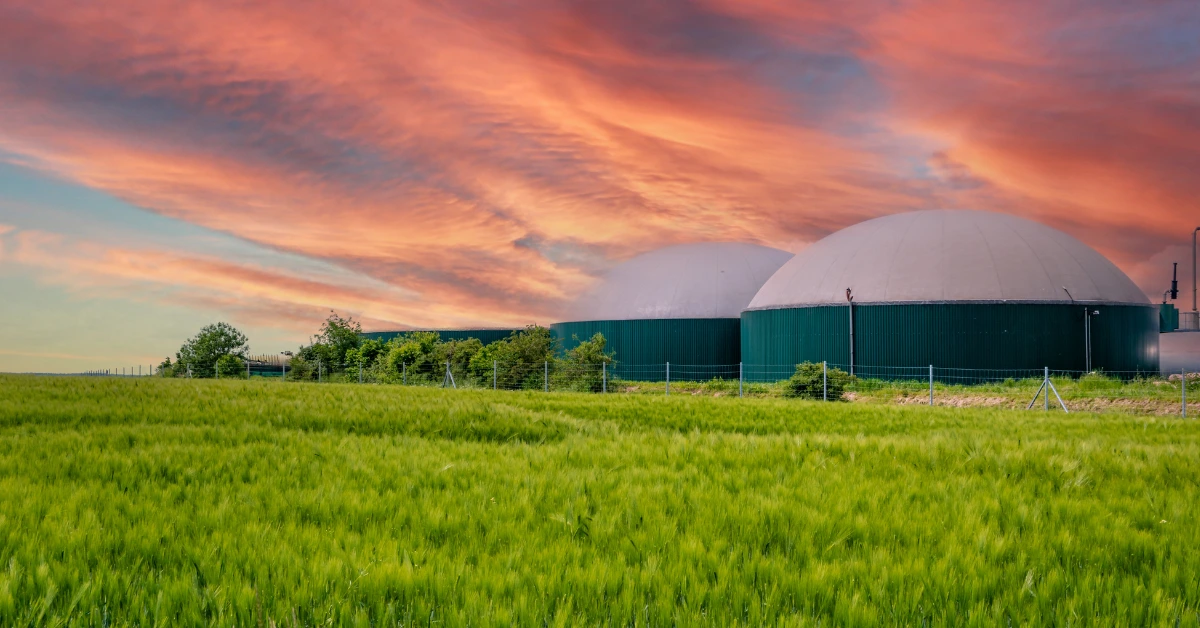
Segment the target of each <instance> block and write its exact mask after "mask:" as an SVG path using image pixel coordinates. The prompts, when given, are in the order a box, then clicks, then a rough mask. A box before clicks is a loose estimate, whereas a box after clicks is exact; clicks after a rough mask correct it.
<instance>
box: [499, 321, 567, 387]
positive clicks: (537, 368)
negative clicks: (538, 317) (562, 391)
mask: <svg viewBox="0 0 1200 628" xmlns="http://www.w3.org/2000/svg"><path fill="white" fill-rule="evenodd" d="M501 342H504V343H505V346H504V347H503V348H498V349H497V351H496V354H497V355H503V358H504V359H503V360H500V365H499V369H500V372H499V379H500V383H501V384H502V385H504V386H507V387H514V388H541V387H542V386H543V385H544V382H545V377H544V373H545V369H546V365H547V363H549V367H550V371H551V373H553V372H554V369H555V366H556V354H557V353H558V341H557V340H555V338H554V336H553V335H551V333H550V330H549V329H547V328H545V327H542V326H540V325H530V326H528V327H526V328H525V329H522V330H521V331H516V332H513V334H512V335H511V336H509V337H508V339H507V340H504V341H501ZM497 359H499V358H497Z"/></svg>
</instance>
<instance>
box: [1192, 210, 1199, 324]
mask: <svg viewBox="0 0 1200 628" xmlns="http://www.w3.org/2000/svg"><path fill="white" fill-rule="evenodd" d="M1197 233H1200V227H1196V228H1195V229H1193V230H1192V311H1193V312H1195V311H1196V234H1197Z"/></svg>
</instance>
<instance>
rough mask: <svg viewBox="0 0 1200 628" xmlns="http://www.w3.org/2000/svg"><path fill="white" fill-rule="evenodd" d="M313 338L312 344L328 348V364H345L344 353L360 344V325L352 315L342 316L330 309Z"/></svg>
mask: <svg viewBox="0 0 1200 628" xmlns="http://www.w3.org/2000/svg"><path fill="white" fill-rule="evenodd" d="M314 340H315V341H316V342H314V343H313V344H319V345H323V346H326V347H328V348H329V355H328V357H329V361H328V362H327V363H328V364H338V365H340V364H345V363H346V353H347V352H348V351H350V350H352V349H358V348H359V347H360V346H361V345H362V342H363V337H362V325H361V324H360V323H359V322H358V321H356V320H354V318H353V317H349V316H347V317H345V318H342V317H341V316H339V315H338V313H337V312H333V311H330V312H329V317H328V318H326V319H325V322H324V323H322V324H321V329H320V331H319V332H318V334H317V336H316V338H315V339H314Z"/></svg>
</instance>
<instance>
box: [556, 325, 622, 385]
mask: <svg viewBox="0 0 1200 628" xmlns="http://www.w3.org/2000/svg"><path fill="white" fill-rule="evenodd" d="M574 340H575V342H578V343H579V344H577V345H575V347H574V348H573V349H571V350H570V351H567V355H566V357H565V358H564V359H563V360H561V361H560V364H559V378H558V379H559V380H560V381H561V382H562V386H563V387H564V388H566V389H567V390H574V391H578V392H600V391H601V390H603V388H604V376H603V372H602V369H603V368H604V367H603V365H605V364H609V365H611V364H612V363H613V355H612V354H611V353H605V352H604V345H605V344H606V341H605V339H604V335H603V334H600V333H596V334H595V335H593V336H592V337H591V338H590V339H588V340H584V341H580V340H579V337H578V336H575V337H574Z"/></svg>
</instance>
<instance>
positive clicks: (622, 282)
mask: <svg viewBox="0 0 1200 628" xmlns="http://www.w3.org/2000/svg"><path fill="white" fill-rule="evenodd" d="M791 257H792V254H791V253H788V252H786V251H780V250H779V249H772V248H769V247H765V246H758V245H756V244H744V243H740V242H704V243H699V244H680V245H677V246H669V247H666V248H662V249H658V250H656V251H651V252H649V253H644V254H642V255H639V256H637V257H635V258H633V259H631V260H629V261H627V262H624V263H622V264H619V265H618V266H616V267H615V268H613V269H612V270H611V271H610V272H609V273H608V274H607V275H606V276H605V277H604V278H603V279H602V280H601V281H600V282H599V283H598V284H597V285H596V286H594V287H593V288H592V289H591V290H589V291H588V292H587V293H586V294H584V296H582V297H581V298H580V299H579V300H578V301H577V302H576V303H575V305H574V307H572V308H571V311H570V312H569V318H567V319H566V320H567V321H603V320H637V319H649V318H737V317H738V316H740V315H741V312H742V310H744V309H746V306H747V305H749V303H750V299H751V298H753V297H754V294H755V293H756V292H758V289H759V288H760V287H762V284H763V282H764V281H766V280H767V278H768V277H770V276H771V274H772V273H774V272H775V271H776V270H779V267H780V266H782V265H783V263H784V262H786V261H787V260H788V259H789V258H791Z"/></svg>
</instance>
